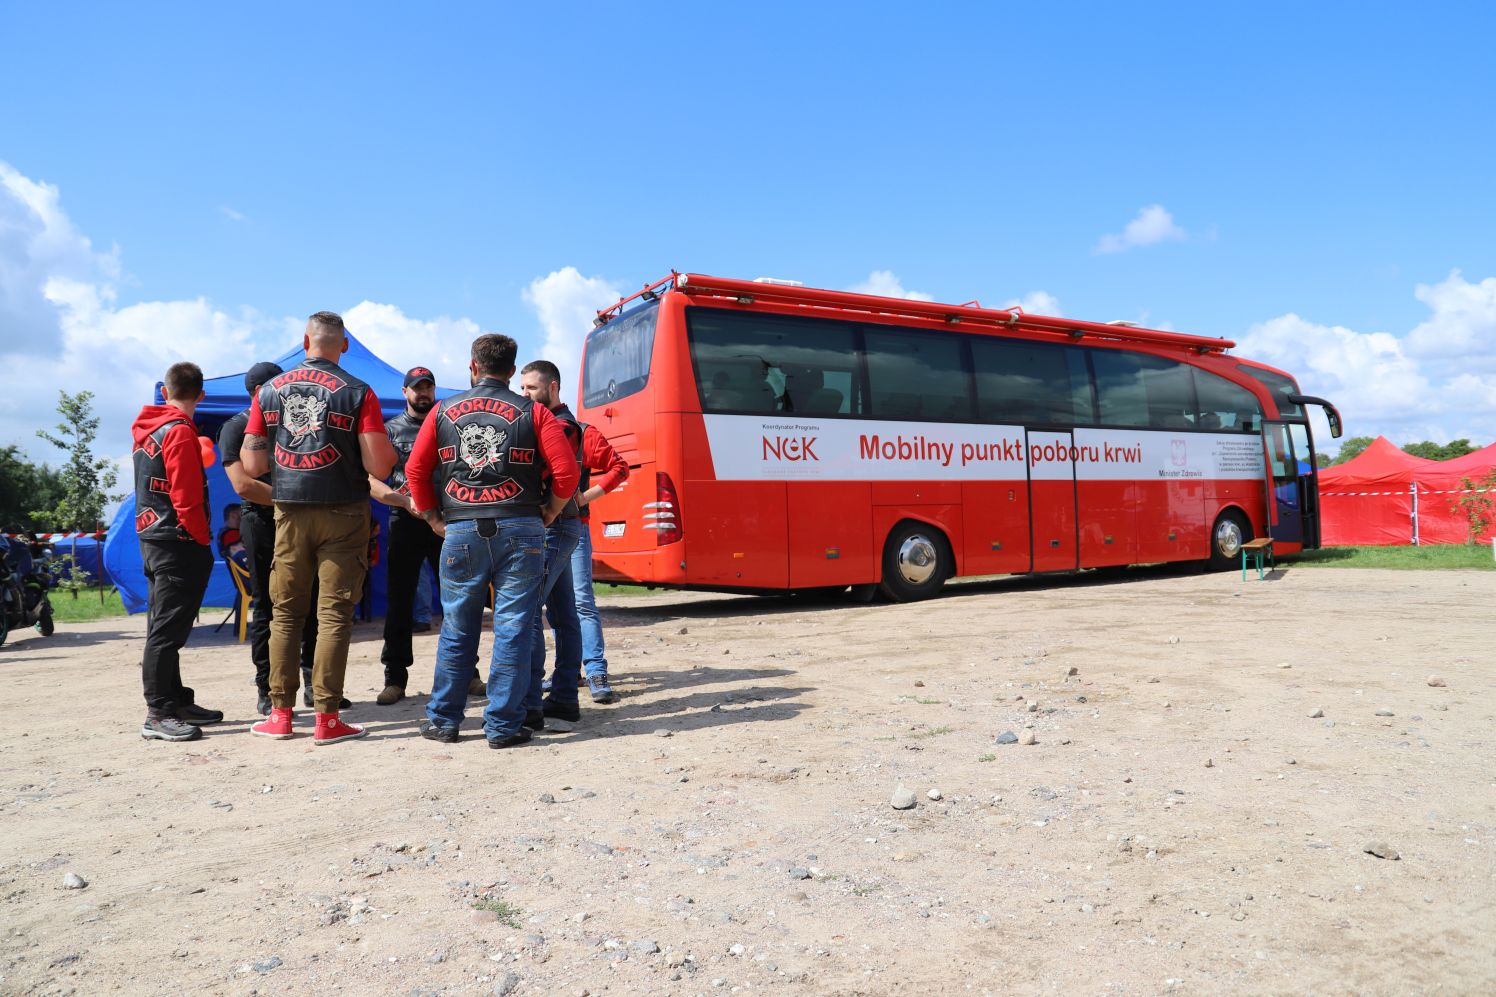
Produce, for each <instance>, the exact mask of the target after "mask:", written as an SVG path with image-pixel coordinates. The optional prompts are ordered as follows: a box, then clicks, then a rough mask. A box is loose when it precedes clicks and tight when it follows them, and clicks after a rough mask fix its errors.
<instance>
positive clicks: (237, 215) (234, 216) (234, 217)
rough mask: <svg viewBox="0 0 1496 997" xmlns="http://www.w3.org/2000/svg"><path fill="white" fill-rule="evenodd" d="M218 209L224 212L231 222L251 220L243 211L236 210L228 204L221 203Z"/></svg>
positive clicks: (224, 215)
mask: <svg viewBox="0 0 1496 997" xmlns="http://www.w3.org/2000/svg"><path fill="white" fill-rule="evenodd" d="M218 210H219V211H221V212H223V217H225V218H227V219H228V220H229V221H231V222H247V221H249V216H247V215H245V214H244V213H243V212H239V211H235V210H234V209H233V208H231V207H229V206H228V205H227V204H222V205H219V207H218Z"/></svg>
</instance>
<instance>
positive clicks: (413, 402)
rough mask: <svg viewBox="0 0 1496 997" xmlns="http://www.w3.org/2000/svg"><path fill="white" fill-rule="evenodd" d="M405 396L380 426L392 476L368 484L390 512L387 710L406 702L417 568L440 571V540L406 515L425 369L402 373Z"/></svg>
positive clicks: (428, 385)
mask: <svg viewBox="0 0 1496 997" xmlns="http://www.w3.org/2000/svg"><path fill="white" fill-rule="evenodd" d="M404 390H405V411H404V412H401V413H400V414H399V415H397V416H395V417H394V418H393V419H390V420H389V421H388V422H386V423H385V424H384V429H385V432H387V433H388V434H389V437H390V444H391V445H392V446H393V447H394V448H395V471H394V473H393V474H392V475H391V476H390V480H389V483H388V484H386V483H385V482H383V481H380V480H379V479H378V478H373V477H371V478H370V479H369V490H370V493H371V494H372V495H373V496H374V499H375V501H378V502H383V503H384V504H385V505H387V506H389V507H390V541H389V555H388V557H389V559H388V561H386V566H385V591H386V592H387V593H388V595H389V607H388V609H386V610H385V616H384V649H383V650H382V651H381V652H380V654H379V660H380V661H381V662H382V663H383V664H384V691H383V692H381V693H380V694H379V697H378V698H377V699H376V700H375V702H377V703H378V704H379V705H380V706H391V705H393V704H395V703H398V702H400V700H402V699H404V698H405V683H406V681H407V680H408V679H409V678H410V666H411V662H412V661H413V660H414V652H413V651H412V649H411V627H412V621H413V617H414V614H415V601H416V587H417V586H418V585H419V584H421V565H422V564H430V565H431V570H432V573H433V574H434V573H436V572H438V571H440V570H441V553H442V538H441V537H439V536H437V535H436V533H435V532H433V531H432V530H431V528H430V527H429V526H427V525H426V523H425V522H424V521H423V520H420V519H417V518H416V516H415V513H414V512H412V511H411V505H410V486H409V485H407V484H406V482H405V462H406V461H407V460H409V459H410V451H411V448H412V447H414V446H415V443H416V435H417V434H418V433H420V431H421V426H422V425H423V424H424V423H425V421H426V416H427V414H428V413H429V412H430V411H431V407H432V406H433V405H435V404H436V381H435V378H434V377H433V376H432V373H431V371H430V369H428V368H426V367H412V368H411V369H410V370H408V371H406V372H405V389H404ZM470 691H471V690H470Z"/></svg>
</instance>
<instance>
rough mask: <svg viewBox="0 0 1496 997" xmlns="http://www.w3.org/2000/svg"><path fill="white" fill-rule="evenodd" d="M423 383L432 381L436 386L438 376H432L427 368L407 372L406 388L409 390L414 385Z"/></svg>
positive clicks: (417, 368)
mask: <svg viewBox="0 0 1496 997" xmlns="http://www.w3.org/2000/svg"><path fill="white" fill-rule="evenodd" d="M422 381H430V382H431V383H432V384H433V385H434V384H436V375H434V374H432V373H431V371H430V369H429V368H426V367H412V368H411V369H410V370H408V371H406V372H405V386H406V387H407V388H408V387H410V386H411V385H412V384H420V383H421V382H422Z"/></svg>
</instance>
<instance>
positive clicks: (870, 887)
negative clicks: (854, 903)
mask: <svg viewBox="0 0 1496 997" xmlns="http://www.w3.org/2000/svg"><path fill="white" fill-rule="evenodd" d="M881 889H883V884H882V883H857V884H855V885H854V886H853V887H852V895H853V896H858V897H867V896H872V895H873V894H874V893H877V892H878V891H879V890H881Z"/></svg>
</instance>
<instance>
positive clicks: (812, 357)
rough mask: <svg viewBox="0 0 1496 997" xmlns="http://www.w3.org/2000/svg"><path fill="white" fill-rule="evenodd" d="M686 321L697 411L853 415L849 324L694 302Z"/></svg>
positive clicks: (852, 331)
mask: <svg viewBox="0 0 1496 997" xmlns="http://www.w3.org/2000/svg"><path fill="white" fill-rule="evenodd" d="M686 319H687V329H688V333H689V336H690V343H691V359H692V362H693V363H694V365H695V367H696V377H697V390H698V391H699V392H700V394H701V406H702V411H705V412H745V413H753V414H770V413H778V412H783V413H794V414H805V415H847V414H850V415H855V414H858V402H859V399H858V398H857V397H856V392H854V390H853V388H854V386H855V385H856V384H857V383H858V382H859V381H860V378H861V371H860V370H858V369H857V362H858V352H857V327H856V326H855V325H853V324H851V323H849V322H834V321H826V320H805V319H799V318H788V317H784V316H778V315H763V314H755V313H752V312H744V313H729V312H722V311H718V310H716V309H708V308H694V307H693V308H690V309H687V311H686Z"/></svg>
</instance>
